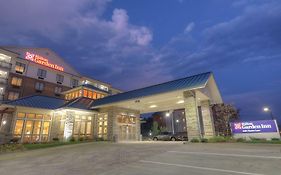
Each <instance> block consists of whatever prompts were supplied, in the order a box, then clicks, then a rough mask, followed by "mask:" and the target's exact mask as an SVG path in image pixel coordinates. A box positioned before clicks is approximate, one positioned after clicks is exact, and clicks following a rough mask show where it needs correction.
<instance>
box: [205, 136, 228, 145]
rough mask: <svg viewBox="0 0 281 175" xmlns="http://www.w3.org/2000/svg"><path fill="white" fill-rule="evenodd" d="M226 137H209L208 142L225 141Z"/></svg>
mask: <svg viewBox="0 0 281 175" xmlns="http://www.w3.org/2000/svg"><path fill="white" fill-rule="evenodd" d="M226 141H227V139H226V138H225V137H223V136H215V137H212V138H210V139H209V142H211V143H217V142H226Z"/></svg>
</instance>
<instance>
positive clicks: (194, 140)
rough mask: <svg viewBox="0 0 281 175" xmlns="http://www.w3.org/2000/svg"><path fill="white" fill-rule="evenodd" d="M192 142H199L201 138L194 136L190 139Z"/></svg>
mask: <svg viewBox="0 0 281 175" xmlns="http://www.w3.org/2000/svg"><path fill="white" fill-rule="evenodd" d="M190 142H192V143H198V142H199V139H198V138H192V139H191V140H190Z"/></svg>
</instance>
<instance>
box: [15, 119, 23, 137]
mask: <svg viewBox="0 0 281 175" xmlns="http://www.w3.org/2000/svg"><path fill="white" fill-rule="evenodd" d="M22 128H23V120H17V122H16V125H15V129H14V134H15V135H21V133H22Z"/></svg>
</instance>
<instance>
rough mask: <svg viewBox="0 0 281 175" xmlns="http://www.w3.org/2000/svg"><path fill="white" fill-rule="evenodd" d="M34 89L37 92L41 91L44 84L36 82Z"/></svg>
mask: <svg viewBox="0 0 281 175" xmlns="http://www.w3.org/2000/svg"><path fill="white" fill-rule="evenodd" d="M35 89H36V90H37V91H43V89H44V83H41V82H36V83H35Z"/></svg>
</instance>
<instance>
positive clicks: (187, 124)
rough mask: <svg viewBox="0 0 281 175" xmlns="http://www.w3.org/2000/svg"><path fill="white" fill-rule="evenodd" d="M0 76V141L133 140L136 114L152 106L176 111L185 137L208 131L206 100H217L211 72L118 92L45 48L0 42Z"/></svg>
mask: <svg viewBox="0 0 281 175" xmlns="http://www.w3.org/2000/svg"><path fill="white" fill-rule="evenodd" d="M0 76H1V77H0V80H1V87H0V91H1V100H2V104H1V105H0V143H5V142H9V141H10V140H18V141H19V142H49V141H52V140H54V139H59V140H63V141H67V140H69V139H70V138H72V137H74V138H76V139H104V140H116V141H128V140H133V141H136V140H140V139H141V136H140V114H143V113H149V112H157V111H180V114H181V115H180V117H181V118H180V119H181V120H182V121H184V123H181V127H182V128H184V131H186V132H187V135H188V137H189V138H190V139H191V138H194V137H198V138H199V137H212V136H214V134H215V132H214V122H213V118H212V113H211V112H210V105H211V104H216V103H222V98H221V95H220V92H219V90H218V87H217V85H216V82H215V79H214V76H213V74H212V73H211V72H207V73H202V74H198V75H194V76H189V77H185V78H182V79H178V80H173V81H169V82H165V83H161V84H157V85H154V86H149V87H146V88H141V89H136V90H133V91H128V92H121V91H120V90H118V89H116V88H113V87H112V86H111V85H110V84H108V83H104V82H102V81H98V80H95V79H92V78H89V77H85V76H82V75H80V74H79V73H78V72H77V71H76V70H75V69H74V68H72V67H71V66H70V65H69V64H67V63H66V62H65V61H64V60H63V59H62V58H61V57H59V56H58V55H57V54H56V53H54V52H53V51H51V50H50V49H46V48H22V47H1V48H0ZM174 113H177V112H174ZM176 121H177V120H176Z"/></svg>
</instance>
